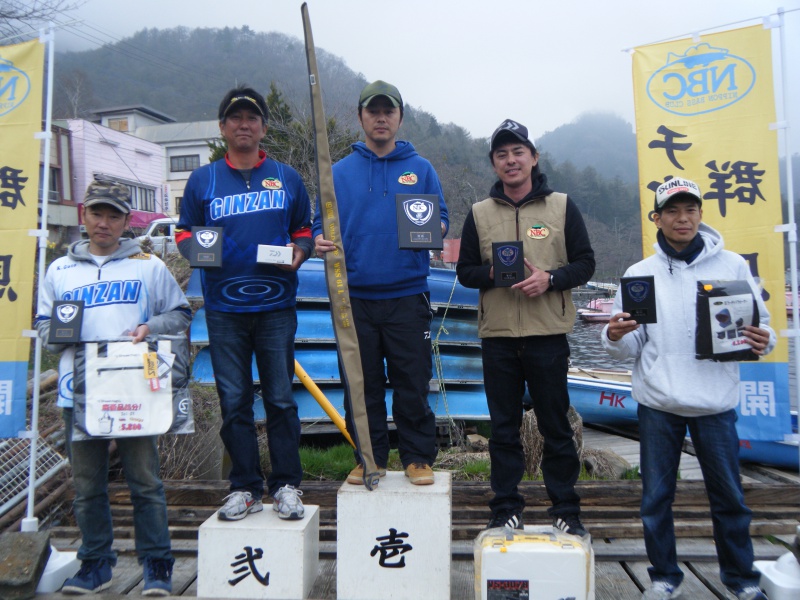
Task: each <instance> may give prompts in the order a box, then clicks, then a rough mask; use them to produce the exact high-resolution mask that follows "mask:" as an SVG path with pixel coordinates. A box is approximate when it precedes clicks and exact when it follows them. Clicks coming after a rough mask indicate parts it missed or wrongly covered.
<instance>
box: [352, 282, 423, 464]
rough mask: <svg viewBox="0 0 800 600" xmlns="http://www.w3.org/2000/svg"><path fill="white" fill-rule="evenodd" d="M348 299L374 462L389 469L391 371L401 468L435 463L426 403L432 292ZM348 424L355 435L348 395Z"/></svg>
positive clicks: (393, 410)
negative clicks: (388, 409)
mask: <svg viewBox="0 0 800 600" xmlns="http://www.w3.org/2000/svg"><path fill="white" fill-rule="evenodd" d="M350 300H351V304H352V307H353V319H354V321H355V324H356V333H357V335H358V346H359V350H360V352H361V368H362V370H363V371H364V396H365V401H366V407H367V418H368V421H369V432H370V439H371V441H372V453H373V456H374V458H375V463H376V464H377V465H378V466H380V467H385V466H386V463H387V462H388V460H389V427H388V425H387V423H386V417H387V411H386V379H387V372H388V379H389V384H390V385H391V386H392V389H393V394H392V417H393V419H394V423H395V426H396V427H397V437H398V444H397V446H398V451H399V453H400V460H401V462H402V463H403V467H407V466H408V465H410V464H411V463H425V464H427V465H432V464H433V461H434V460H435V459H436V415H434V413H433V411H432V410H431V407H430V404H428V389H429V386H430V380H431V376H432V373H433V368H432V363H431V333H430V329H431V319H432V316H433V314H432V312H431V307H430V300H429V297H428V294H416V295H414V296H405V297H402V298H392V299H389V300H363V299H360V298H351V299H350ZM384 358H385V359H386V364H385V365H384ZM345 421H346V422H347V430H348V431H349V432H350V434H351V435H352V434H353V431H354V427H353V422H352V413H351V410H350V398H349V397H348V396H347V395H346V396H345Z"/></svg>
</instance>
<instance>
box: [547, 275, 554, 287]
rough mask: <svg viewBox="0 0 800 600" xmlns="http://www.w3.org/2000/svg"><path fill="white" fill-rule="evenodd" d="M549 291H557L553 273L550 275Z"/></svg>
mask: <svg viewBox="0 0 800 600" xmlns="http://www.w3.org/2000/svg"><path fill="white" fill-rule="evenodd" d="M547 289H548V291H549V290H552V289H555V286H554V285H553V274H552V273H550V287H549V288H547Z"/></svg>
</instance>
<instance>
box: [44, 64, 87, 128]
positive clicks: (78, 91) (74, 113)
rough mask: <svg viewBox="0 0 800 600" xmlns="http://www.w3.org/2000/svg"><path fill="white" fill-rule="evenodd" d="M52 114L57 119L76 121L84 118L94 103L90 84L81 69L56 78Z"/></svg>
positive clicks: (61, 74)
mask: <svg viewBox="0 0 800 600" xmlns="http://www.w3.org/2000/svg"><path fill="white" fill-rule="evenodd" d="M55 91H56V95H55V102H56V105H55V107H54V108H53V112H54V114H55V115H56V117H57V118H64V119H78V118H81V117H85V116H86V115H87V114H88V113H89V112H90V111H89V108H88V107H89V106H92V105H93V103H94V96H93V94H92V83H91V81H90V80H89V76H88V75H87V74H86V72H85V71H83V70H81V69H72V70H70V71H67V72H66V73H60V74H58V75H57V76H56V85H55Z"/></svg>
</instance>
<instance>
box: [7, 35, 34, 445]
mask: <svg viewBox="0 0 800 600" xmlns="http://www.w3.org/2000/svg"><path fill="white" fill-rule="evenodd" d="M43 71H44V45H43V44H41V43H40V42H39V41H32V42H26V43H24V44H16V45H13V46H0V139H2V140H3V141H2V143H0V314H1V315H2V319H0V438H4V437H16V436H17V434H18V433H19V432H20V431H22V430H24V429H25V418H26V381H27V373H28V355H29V353H30V340H28V339H27V338H23V337H22V331H23V329H30V327H31V306H32V305H33V298H32V295H33V272H34V256H35V253H36V242H35V240H36V238H34V237H31V236H29V235H28V231H29V230H31V229H36V228H37V209H38V195H39V151H40V146H41V142H40V141H39V140H38V139H36V138H34V134H35V133H36V132H38V131H41V129H42V80H43Z"/></svg>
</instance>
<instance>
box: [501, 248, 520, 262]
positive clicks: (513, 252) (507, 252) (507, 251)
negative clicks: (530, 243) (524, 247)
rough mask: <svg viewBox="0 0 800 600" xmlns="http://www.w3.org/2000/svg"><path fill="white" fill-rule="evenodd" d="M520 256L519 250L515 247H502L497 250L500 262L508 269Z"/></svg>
mask: <svg viewBox="0 0 800 600" xmlns="http://www.w3.org/2000/svg"><path fill="white" fill-rule="evenodd" d="M518 256H519V250H518V249H517V248H515V247H514V246H500V247H499V248H498V249H497V258H499V259H500V262H501V263H503V265H505V266H506V267H510V266H511V265H513V264H514V263H515V262H517V258H518Z"/></svg>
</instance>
